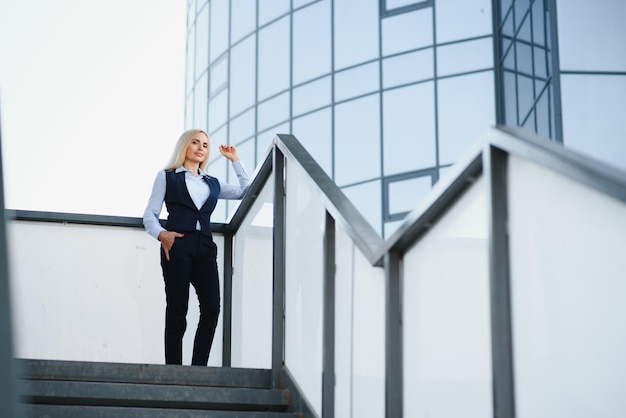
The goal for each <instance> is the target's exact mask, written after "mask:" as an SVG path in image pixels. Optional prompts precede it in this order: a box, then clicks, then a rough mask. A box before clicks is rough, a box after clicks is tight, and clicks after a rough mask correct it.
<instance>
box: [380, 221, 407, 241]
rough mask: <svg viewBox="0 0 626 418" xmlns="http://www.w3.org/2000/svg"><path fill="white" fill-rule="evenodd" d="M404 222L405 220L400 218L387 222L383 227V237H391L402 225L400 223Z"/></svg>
mask: <svg viewBox="0 0 626 418" xmlns="http://www.w3.org/2000/svg"><path fill="white" fill-rule="evenodd" d="M403 222H404V220H400V221H393V222H385V225H383V229H384V234H385V235H383V238H384V239H389V237H391V235H392V234H393V233H394V232H396V230H397V229H398V228H399V227H400V225H402V223H403Z"/></svg>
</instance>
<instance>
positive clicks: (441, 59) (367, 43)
mask: <svg viewBox="0 0 626 418" xmlns="http://www.w3.org/2000/svg"><path fill="white" fill-rule="evenodd" d="M452 3H454V4H452ZM188 5H189V14H188V35H187V68H188V71H187V83H186V86H187V87H186V98H187V100H186V103H187V108H186V119H185V120H186V127H187V128H190V127H197V128H201V129H206V130H207V131H208V132H209V135H211V138H212V155H213V163H212V164H211V165H210V166H209V171H210V172H215V174H216V175H217V176H219V177H220V178H225V179H228V176H229V175H231V176H232V173H229V171H228V167H227V165H225V164H223V163H222V162H221V161H220V160H221V159H220V158H218V157H219V153H218V152H217V145H218V144H220V143H229V144H234V145H237V146H238V148H239V149H240V152H241V154H242V158H243V159H244V160H245V163H246V164H247V166H248V168H249V169H252V168H253V167H254V166H255V165H256V164H257V163H259V162H261V161H262V159H263V157H264V155H265V151H266V150H267V147H268V145H269V143H270V141H271V140H272V138H273V136H274V134H275V133H293V134H294V135H295V136H296V137H297V138H298V139H299V140H300V141H301V142H302V143H303V145H304V146H305V147H306V148H307V150H308V151H309V152H310V153H311V155H312V156H313V157H314V158H315V159H316V160H317V161H318V162H319V163H320V165H321V166H322V167H323V168H324V169H325V170H326V172H327V173H328V175H329V176H330V177H331V178H332V179H333V180H335V182H337V184H338V185H340V187H342V188H343V190H344V191H345V193H346V195H347V196H348V197H349V198H350V199H352V200H353V202H354V203H355V204H356V205H357V207H358V208H359V209H360V210H361V211H362V212H363V213H364V214H365V216H366V217H367V219H368V221H369V222H370V223H371V224H372V226H373V227H374V228H375V229H376V230H377V231H378V232H379V233H380V234H381V235H388V234H390V233H391V232H393V230H394V229H395V227H396V225H397V223H398V221H399V220H401V219H402V218H403V217H404V215H405V214H406V213H407V212H408V211H409V210H410V209H412V208H413V207H414V204H415V202H418V201H419V200H420V199H421V198H422V197H423V196H424V195H425V194H426V193H427V192H428V191H429V190H430V187H431V186H432V184H434V183H435V182H436V181H437V180H438V179H439V176H440V173H441V172H442V171H443V170H444V169H445V168H446V167H448V166H450V165H451V164H453V163H454V162H456V161H457V159H458V158H459V157H460V155H461V154H462V153H463V152H464V150H465V149H466V148H467V146H468V145H469V144H471V143H473V142H474V141H475V140H476V139H477V138H478V137H479V136H480V134H481V133H482V132H483V131H484V130H485V129H486V128H487V127H488V126H490V125H493V124H494V123H495V109H494V103H493V102H494V101H493V98H494V94H495V92H494V71H493V70H494V64H493V53H492V51H493V46H492V45H493V39H492V20H491V15H492V14H491V0H468V1H464V2H458V1H457V2H449V1H447V2H443V1H441V2H437V1H433V0H429V1H406V0H403V1H398V0H394V1H390V0H386V1H381V0H358V1H357V0H316V1H311V0H308V1H307V0H281V1H277V0H237V1H228V0H210V1H207V0H196V1H193V0H192V1H189V2H188ZM459 9H462V10H461V12H460V10H459ZM468 17H469V18H468ZM229 180H231V181H232V180H233V179H229ZM416 185H417V187H414V186H416ZM229 210H230V208H228V207H226V206H223V207H221V208H220V209H219V211H218V212H219V213H220V214H221V215H222V216H223V217H226V216H227V213H228V212H229ZM216 220H218V221H219V219H216Z"/></svg>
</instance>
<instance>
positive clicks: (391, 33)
mask: <svg viewBox="0 0 626 418" xmlns="http://www.w3.org/2000/svg"><path fill="white" fill-rule="evenodd" d="M382 31H383V55H391V54H397V53H399V52H405V51H409V50H411V49H417V48H422V47H425V46H431V45H432V44H433V12H432V8H430V7H429V8H426V9H421V10H416V11H414V12H410V13H403V14H400V15H396V16H391V17H388V18H385V19H383V21H382ZM360 42H362V41H359V43H360Z"/></svg>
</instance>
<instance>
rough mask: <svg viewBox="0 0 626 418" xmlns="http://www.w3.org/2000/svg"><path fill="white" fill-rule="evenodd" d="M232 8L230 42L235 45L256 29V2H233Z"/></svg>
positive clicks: (231, 3)
mask: <svg viewBox="0 0 626 418" xmlns="http://www.w3.org/2000/svg"><path fill="white" fill-rule="evenodd" d="M230 7H231V9H230V10H231V11H230V12H231V14H232V16H231V17H232V19H231V27H230V37H231V39H230V42H231V43H232V44H234V43H236V42H237V41H239V40H240V39H241V38H243V37H244V36H246V35H248V34H249V33H251V32H253V31H254V30H255V29H256V0H237V1H231V2H230Z"/></svg>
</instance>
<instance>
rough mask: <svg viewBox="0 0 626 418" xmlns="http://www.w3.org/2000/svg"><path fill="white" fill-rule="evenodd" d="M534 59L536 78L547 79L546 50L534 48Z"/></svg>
mask: <svg viewBox="0 0 626 418" xmlns="http://www.w3.org/2000/svg"><path fill="white" fill-rule="evenodd" d="M533 59H534V61H535V77H539V78H542V79H544V80H545V79H547V78H548V63H547V62H546V50H545V49H542V48H538V47H535V48H533Z"/></svg>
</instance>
